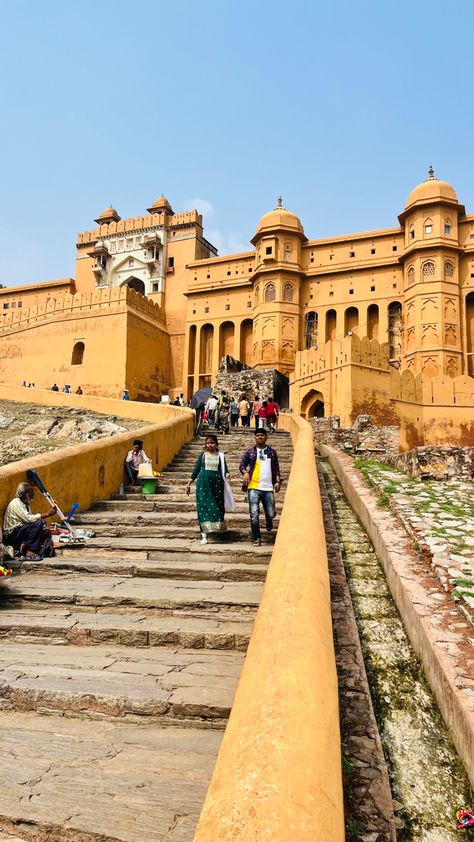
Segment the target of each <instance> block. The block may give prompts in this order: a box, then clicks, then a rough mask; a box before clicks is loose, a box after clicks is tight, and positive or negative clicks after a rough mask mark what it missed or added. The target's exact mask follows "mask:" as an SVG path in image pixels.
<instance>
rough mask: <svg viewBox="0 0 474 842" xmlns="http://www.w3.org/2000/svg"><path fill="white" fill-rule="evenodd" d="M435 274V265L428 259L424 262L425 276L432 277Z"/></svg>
mask: <svg viewBox="0 0 474 842" xmlns="http://www.w3.org/2000/svg"><path fill="white" fill-rule="evenodd" d="M434 274H435V265H434V263H433V261H432V260H427V261H426V263H423V277H424V278H430V277H433V275H434Z"/></svg>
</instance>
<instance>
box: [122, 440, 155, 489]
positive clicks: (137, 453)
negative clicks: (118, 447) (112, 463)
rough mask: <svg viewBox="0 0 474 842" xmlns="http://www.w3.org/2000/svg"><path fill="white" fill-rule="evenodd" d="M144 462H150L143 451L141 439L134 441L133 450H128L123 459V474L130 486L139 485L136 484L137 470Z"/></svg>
mask: <svg viewBox="0 0 474 842" xmlns="http://www.w3.org/2000/svg"><path fill="white" fill-rule="evenodd" d="M144 462H150V459H149V458H148V456H147V455H146V453H145V451H144V450H143V442H142V440H141V439H135V441H134V442H133V450H129V451H128V453H127V455H126V457H125V463H124V465H125V473H126V475H127V479H128V481H129V483H130V484H131V485H140V483H139V482H138V468H139V467H140V465H143V463H144Z"/></svg>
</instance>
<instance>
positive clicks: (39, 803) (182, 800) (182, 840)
mask: <svg viewBox="0 0 474 842" xmlns="http://www.w3.org/2000/svg"><path fill="white" fill-rule="evenodd" d="M221 737H222V734H221V733H220V732H219V731H210V730H199V729H193V728H186V729H182V728H174V727H167V728H157V727H156V726H155V727H146V726H145V727H144V726H143V725H141V726H140V727H137V726H133V725H130V724H125V723H121V724H118V723H115V722H114V723H112V722H97V721H95V722H94V723H93V724H92V725H91V723H88V722H85V721H84V720H79V719H75V720H74V719H64V718H62V719H61V718H57V717H54V718H51V717H37V716H33V715H31V714H29V713H11V712H8V713H5V712H1V713H0V744H1V745H2V763H1V765H0V785H1V790H2V807H1V814H2V818H1V819H0V826H2V827H3V828H4V836H5V838H4V839H3V838H2V835H1V833H0V840H1V842H16V840H18V839H19V840H20V842H33V840H34V842H37V840H40V842H47V840H48V839H50V838H52V836H53V834H55V833H56V832H58V833H59V835H58V836H57V837H56V836H54V838H55V839H56V838H57V839H58V840H59V839H66V840H69V839H70V840H76V839H79V838H80V840H81V842H93V840H94V842H95V840H97V839H99V838H100V840H101V842H109V840H110V842H112V840H113V842H116V841H117V840H118V842H162V840H164V839H165V838H166V840H167V842H168V840H169V842H191V840H192V838H193V835H194V828H195V825H196V822H197V818H198V816H199V812H200V809H201V806H202V802H203V800H204V796H205V792H206V789H207V784H208V779H209V777H210V775H211V773H212V769H213V766H214V763H215V758H216V755H217V751H218V749H219V745H220V741H221ZM7 831H8V833H7ZM40 833H43V834H44V835H40ZM5 834H7V835H5Z"/></svg>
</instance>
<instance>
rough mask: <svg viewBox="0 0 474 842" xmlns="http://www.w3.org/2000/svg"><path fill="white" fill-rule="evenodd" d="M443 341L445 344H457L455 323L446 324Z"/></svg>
mask: <svg viewBox="0 0 474 842" xmlns="http://www.w3.org/2000/svg"><path fill="white" fill-rule="evenodd" d="M444 342H445V345H457V344H458V338H457V331H456V325H446V329H445V335H444Z"/></svg>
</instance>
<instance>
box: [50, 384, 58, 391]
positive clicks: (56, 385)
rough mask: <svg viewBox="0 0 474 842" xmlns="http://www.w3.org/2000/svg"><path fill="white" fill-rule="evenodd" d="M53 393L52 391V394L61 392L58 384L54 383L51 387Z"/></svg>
mask: <svg viewBox="0 0 474 842" xmlns="http://www.w3.org/2000/svg"><path fill="white" fill-rule="evenodd" d="M51 391H52V392H59V386H58V384H57V383H54V384H53V385H52V386H51Z"/></svg>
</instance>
